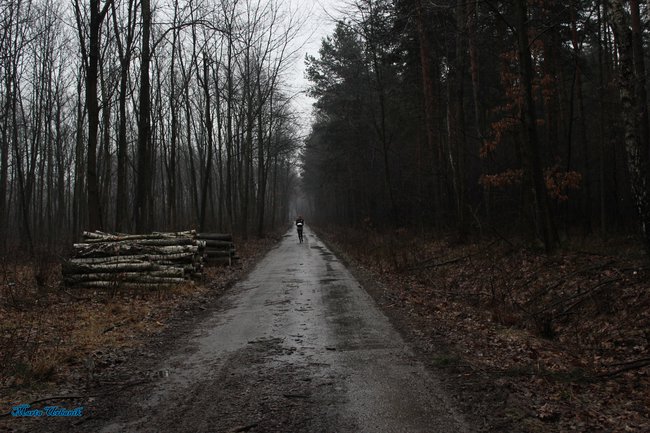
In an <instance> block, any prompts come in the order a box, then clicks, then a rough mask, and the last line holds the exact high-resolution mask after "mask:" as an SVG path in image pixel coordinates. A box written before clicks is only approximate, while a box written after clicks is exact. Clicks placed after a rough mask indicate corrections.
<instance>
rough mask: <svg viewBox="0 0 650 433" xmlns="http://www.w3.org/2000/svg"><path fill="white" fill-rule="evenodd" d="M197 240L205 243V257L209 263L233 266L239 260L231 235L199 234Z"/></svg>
mask: <svg viewBox="0 0 650 433" xmlns="http://www.w3.org/2000/svg"><path fill="white" fill-rule="evenodd" d="M196 238H197V239H198V240H200V241H203V242H205V251H204V256H205V260H206V262H207V263H209V264H219V265H228V266H231V265H233V264H234V263H235V262H236V261H237V260H239V257H238V256H237V250H235V244H234V243H233V241H232V235H231V234H221V233H197V234H196Z"/></svg>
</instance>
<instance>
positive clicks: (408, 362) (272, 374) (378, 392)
mask: <svg viewBox="0 0 650 433" xmlns="http://www.w3.org/2000/svg"><path fill="white" fill-rule="evenodd" d="M224 305H225V306H224V308H222V309H221V310H220V311H215V312H214V313H211V314H210V316H208V317H207V319H206V320H203V321H202V322H200V324H199V325H198V326H197V327H196V328H194V329H193V330H192V332H191V335H188V336H187V337H186V339H184V340H183V341H182V342H181V344H178V345H177V346H178V347H176V348H174V349H173V350H172V351H171V352H172V353H167V354H165V355H164V356H163V357H161V358H160V364H159V367H158V369H159V371H164V372H165V374H163V375H161V377H160V378H159V379H157V380H156V381H154V382H153V383H150V384H148V385H146V386H144V387H140V388H137V387H135V388H131V389H129V390H128V391H125V392H124V394H122V395H120V397H119V398H120V399H122V400H123V401H128V405H125V408H123V409H121V410H120V412H119V414H117V413H115V414H113V416H114V418H113V419H111V420H110V421H109V422H106V420H104V421H102V422H101V425H98V423H97V421H99V420H95V421H92V420H89V422H88V423H84V424H85V425H84V424H82V425H81V426H80V427H82V426H85V428H83V427H82V429H84V430H85V429H86V428H91V429H92V430H93V431H101V432H103V433H109V432H237V431H246V432H292V433H293V432H400V433H401V432H465V431H472V429H471V428H470V426H469V425H468V424H467V423H466V422H465V421H464V420H463V418H462V416H460V415H459V414H458V413H456V411H455V410H454V408H453V407H452V405H451V402H450V401H451V399H449V398H448V397H446V396H445V395H444V392H443V391H442V388H441V387H440V386H439V382H438V380H437V379H436V377H434V376H433V375H432V373H431V372H429V371H427V370H426V369H425V368H424V367H423V365H422V363H421V362H420V361H418V359H417V357H416V356H415V355H414V353H413V352H412V350H411V349H410V348H409V346H408V344H407V343H406V342H405V341H404V340H403V339H402V337H401V336H400V334H399V333H398V332H397V331H396V330H395V329H394V328H393V327H392V325H391V324H390V322H389V320H388V319H387V318H386V316H384V315H383V314H382V313H381V312H380V311H379V309H378V308H377V307H376V305H375V303H374V301H373V300H372V298H371V297H370V296H369V295H368V294H367V293H366V292H365V291H364V290H363V288H362V287H361V286H360V284H359V283H358V282H357V280H356V279H355V278H354V277H353V276H352V274H351V273H350V272H349V271H348V269H346V267H345V266H344V265H343V264H342V263H341V262H340V261H339V260H338V259H337V258H336V257H335V256H334V255H333V254H332V252H331V251H330V250H329V249H328V248H327V247H326V246H325V245H324V244H323V242H322V241H321V240H319V239H318V237H317V236H316V235H314V234H313V233H312V232H311V230H309V228H306V229H305V242H304V243H302V244H299V243H298V238H297V235H296V233H295V230H292V231H290V232H288V233H287V234H286V235H285V236H284V238H283V240H282V241H281V242H280V243H279V244H278V245H277V246H276V247H274V248H273V249H272V250H271V251H270V252H269V253H268V254H267V255H266V256H265V257H264V258H263V259H262V260H261V261H260V262H259V263H258V265H257V266H256V267H255V268H254V270H253V271H252V272H251V273H250V274H249V275H248V276H247V277H246V279H244V280H243V281H241V282H239V283H238V284H237V285H235V286H233V287H232V288H231V289H230V290H229V291H228V292H226V294H225V295H224ZM163 353H165V352H163Z"/></svg>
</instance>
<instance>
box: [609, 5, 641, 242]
mask: <svg viewBox="0 0 650 433" xmlns="http://www.w3.org/2000/svg"><path fill="white" fill-rule="evenodd" d="M608 2H609V11H610V14H609V19H610V23H611V25H612V28H613V30H614V35H615V36H616V43H617V45H618V54H619V74H620V86H619V87H620V97H621V104H622V110H621V115H622V117H623V124H624V126H625V150H626V153H627V165H628V169H629V171H630V180H631V183H632V193H633V196H634V200H635V203H636V207H637V211H638V213H639V219H640V223H641V235H642V241H643V244H644V246H645V248H646V250H647V251H648V252H649V253H650V197H648V148H647V146H644V145H643V144H644V142H643V139H644V137H643V136H642V134H643V133H644V132H643V129H641V131H640V130H639V125H638V123H639V121H640V119H641V118H642V117H643V116H644V114H643V111H644V109H643V108H642V107H643V105H645V101H643V103H641V104H640V103H639V101H638V98H640V97H641V96H642V95H638V94H637V92H638V91H640V90H641V87H642V86H643V87H645V78H644V77H639V76H637V75H636V73H638V72H639V69H635V67H634V46H635V42H634V37H635V36H634V35H633V31H631V30H630V27H629V25H628V23H627V19H626V16H625V11H624V8H623V4H622V2H621V0H608ZM632 6H633V8H634V6H635V5H632ZM636 6H637V8H638V3H637V4H636ZM633 19H634V18H633ZM639 55H640V56H642V55H643V54H642V53H639ZM637 82H638V83H639V84H636V85H635V83H637ZM643 95H645V89H643ZM646 115H647V114H646ZM645 122H646V124H647V118H646V120H645Z"/></svg>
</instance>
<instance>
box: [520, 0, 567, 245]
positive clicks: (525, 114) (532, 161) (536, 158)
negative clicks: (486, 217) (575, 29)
mask: <svg viewBox="0 0 650 433" xmlns="http://www.w3.org/2000/svg"><path fill="white" fill-rule="evenodd" d="M515 7H516V22H517V38H518V39H517V40H518V44H517V45H518V57H519V70H520V77H521V85H522V92H523V107H522V122H523V129H524V134H523V137H524V143H523V146H522V151H523V152H522V153H523V155H522V156H523V160H524V171H525V173H526V176H527V177H528V179H529V182H530V185H531V187H532V191H531V193H532V197H533V201H534V206H535V214H536V218H537V226H538V234H541V236H542V239H543V241H544V246H545V248H546V251H547V253H552V252H553V251H555V250H556V249H557V247H558V236H557V232H556V231H555V225H554V222H553V219H552V216H551V212H550V209H549V206H548V197H547V192H546V184H545V182H544V173H543V172H542V162H541V157H540V152H539V140H538V136H537V127H536V119H537V118H536V113H535V102H534V99H533V90H532V81H533V64H532V59H531V54H530V48H529V41H528V24H527V22H528V5H527V0H517V1H516V2H515ZM540 232H541V233H540Z"/></svg>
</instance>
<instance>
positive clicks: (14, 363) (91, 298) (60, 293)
mask: <svg viewBox="0 0 650 433" xmlns="http://www.w3.org/2000/svg"><path fill="white" fill-rule="evenodd" d="M277 239H278V237H277V236H271V237H267V238H265V239H256V240H248V241H246V242H241V241H240V242H237V240H235V242H236V243H235V245H236V246H237V250H238V253H239V255H240V256H241V257H242V259H241V260H240V263H239V264H238V265H236V266H233V267H208V268H205V269H204V277H203V278H204V281H205V283H200V282H199V283H188V284H186V285H182V286H179V287H177V288H174V289H172V290H164V291H162V290H161V291H157V292H149V293H142V292H132V291H128V292H116V293H114V292H112V291H101V290H100V291H98V290H85V289H83V290H82V289H75V290H71V289H66V288H65V287H63V286H62V285H61V265H60V258H57V257H52V256H42V257H39V258H37V259H33V260H29V259H25V260H21V259H16V258H9V257H5V258H3V259H2V261H0V347H1V348H2V350H1V351H0V419H2V416H3V415H4V416H6V414H7V413H8V411H9V409H10V408H11V407H13V406H14V405H15V404H17V403H27V402H32V401H35V400H39V399H42V398H44V397H50V396H55V395H56V396H61V395H65V396H67V395H76V394H78V393H79V390H80V388H81V389H83V388H84V386H86V385H89V384H90V383H93V382H95V379H96V378H95V377H94V376H95V372H96V371H102V370H104V369H106V368H112V367H114V366H116V365H119V364H121V363H123V362H125V361H126V359H128V358H129V356H130V354H132V353H134V352H136V351H137V350H138V349H139V348H141V347H142V346H143V345H144V344H145V343H147V341H148V340H150V338H151V337H152V336H155V335H158V334H160V333H162V332H163V331H164V330H165V329H166V328H168V327H169V326H171V320H173V318H175V317H179V316H180V317H183V316H200V313H201V312H202V311H205V310H206V307H204V304H207V303H208V302H209V301H210V300H212V299H215V298H218V297H219V296H221V294H222V293H223V292H224V291H225V290H226V289H227V288H228V287H230V286H231V285H232V284H234V283H235V282H236V281H238V280H239V279H240V278H241V277H242V275H245V274H246V272H248V271H249V270H250V268H251V267H252V266H253V265H254V264H255V263H256V262H257V260H258V259H259V258H260V257H261V256H262V255H263V254H264V253H265V252H266V251H268V250H269V249H270V248H271V247H272V246H273V245H274V244H275V243H276V242H277ZM84 384H86V385H84ZM0 430H1V429H0Z"/></svg>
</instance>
